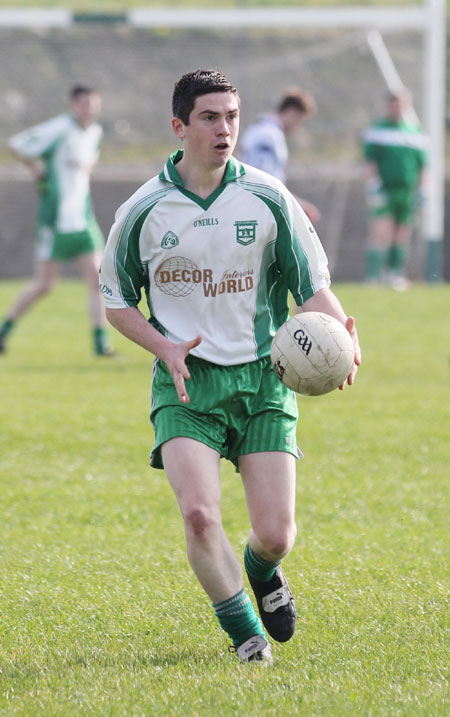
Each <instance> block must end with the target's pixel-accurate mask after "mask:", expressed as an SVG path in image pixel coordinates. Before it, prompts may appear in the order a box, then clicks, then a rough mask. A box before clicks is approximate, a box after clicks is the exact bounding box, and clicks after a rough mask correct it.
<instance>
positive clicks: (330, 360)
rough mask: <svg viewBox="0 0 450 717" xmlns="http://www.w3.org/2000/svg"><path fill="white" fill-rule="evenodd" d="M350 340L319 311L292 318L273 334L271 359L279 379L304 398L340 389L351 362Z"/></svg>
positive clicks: (347, 333) (335, 320)
mask: <svg viewBox="0 0 450 717" xmlns="http://www.w3.org/2000/svg"><path fill="white" fill-rule="evenodd" d="M354 353H355V352H354V348H353V341H352V337H351V336H350V334H349V332H348V331H347V329H346V328H345V326H344V325H343V324H341V322H340V321H338V320H337V319H335V318H333V317H332V316H329V315H328V314H324V313H322V312H319V311H308V312H305V313H302V314H295V316H292V317H291V318H290V319H288V320H287V321H286V322H285V323H284V324H283V325H282V326H280V328H279V329H278V331H277V333H276V334H275V336H274V338H273V341H272V348H271V352H270V358H271V361H272V366H273V369H274V371H275V373H276V374H277V376H278V378H279V379H280V380H281V381H282V382H283V383H284V384H285V385H286V386H288V387H289V388H291V389H292V390H293V391H296V392H297V393H301V394H303V395H305V396H321V395H322V394H324V393H329V392H330V391H333V390H334V389H335V388H337V387H338V386H340V385H341V383H343V382H344V381H345V379H346V378H347V376H348V375H349V373H350V371H351V369H352V366H353V361H354Z"/></svg>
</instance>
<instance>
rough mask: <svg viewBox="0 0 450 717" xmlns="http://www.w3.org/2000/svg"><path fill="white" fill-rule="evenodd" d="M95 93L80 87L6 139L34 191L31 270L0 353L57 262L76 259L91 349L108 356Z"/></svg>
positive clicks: (53, 276) (4, 329) (48, 283)
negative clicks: (95, 186)
mask: <svg viewBox="0 0 450 717" xmlns="http://www.w3.org/2000/svg"><path fill="white" fill-rule="evenodd" d="M100 109H101V97H100V95H99V93H98V92H97V91H96V90H94V89H92V88H90V87H87V86H85V85H76V86H75V87H73V88H72V90H71V92H70V111H69V112H67V113H64V114H62V115H59V116H58V117H54V118H52V119H50V120H47V121H46V122H43V123H42V124H39V125H36V126H35V127H31V128H30V129H26V130H24V131H23V132H20V133H19V134H16V135H14V136H13V137H11V139H10V140H9V146H10V149H11V151H12V152H13V154H14V156H15V157H16V158H17V159H18V160H19V161H21V162H22V163H23V164H24V165H25V166H26V167H27V168H28V169H29V171H30V172H31V174H32V176H33V178H34V179H35V180H36V184H37V188H38V191H39V195H40V196H39V205H38V211H37V232H36V234H37V236H36V254H35V271H34V276H33V278H32V280H31V281H30V282H29V283H28V285H26V286H25V288H24V289H23V290H22V292H21V293H20V294H19V296H18V297H17V299H16V301H15V302H14V304H13V305H12V307H11V308H10V310H9V311H8V312H7V313H6V317H5V319H4V321H3V323H2V324H1V325H0V352H1V351H4V350H5V346H6V340H7V337H8V335H9V333H10V332H11V330H12V328H13V326H14V324H15V323H16V321H17V320H18V319H19V318H20V316H22V314H23V313H24V312H25V311H27V310H28V309H29V308H31V307H32V306H33V304H34V303H35V302H36V301H38V299H40V298H41V297H42V296H44V295H45V294H48V293H49V291H51V289H52V288H53V286H54V284H55V281H56V280H57V278H58V277H59V273H60V270H61V262H63V261H68V260H75V261H76V263H77V265H78V267H79V270H80V272H81V274H82V276H83V278H84V280H85V282H86V284H87V286H88V291H89V314H90V319H91V323H92V330H93V342H94V350H95V353H96V354H98V355H106V356H109V355H111V349H110V346H109V344H108V341H107V337H106V330H105V326H106V317H105V310H104V303H103V299H102V296H101V292H100V290H99V287H98V270H99V266H100V260H101V256H102V253H103V248H104V237H103V234H102V232H101V230H100V227H99V226H98V224H97V221H96V219H95V216H94V212H93V208H92V201H91V194H90V174H91V171H92V169H93V167H94V166H95V164H96V163H97V161H98V150H99V144H100V141H101V138H102V134H103V130H102V128H101V126H100V125H99V124H98V123H97V122H96V119H97V117H98V115H99V113H100Z"/></svg>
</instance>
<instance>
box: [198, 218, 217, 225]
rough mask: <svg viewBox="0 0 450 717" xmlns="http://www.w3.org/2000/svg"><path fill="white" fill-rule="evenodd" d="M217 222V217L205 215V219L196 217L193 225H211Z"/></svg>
mask: <svg viewBox="0 0 450 717" xmlns="http://www.w3.org/2000/svg"><path fill="white" fill-rule="evenodd" d="M218 223H219V220H218V219H217V217H206V219H196V220H195V222H194V227H213V226H216V224H218Z"/></svg>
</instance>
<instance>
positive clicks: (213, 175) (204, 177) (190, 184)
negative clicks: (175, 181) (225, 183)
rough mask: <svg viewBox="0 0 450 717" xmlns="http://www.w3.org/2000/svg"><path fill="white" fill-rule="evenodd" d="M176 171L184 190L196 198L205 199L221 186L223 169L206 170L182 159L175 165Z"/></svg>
mask: <svg viewBox="0 0 450 717" xmlns="http://www.w3.org/2000/svg"><path fill="white" fill-rule="evenodd" d="M177 171H178V174H179V175H180V177H181V179H182V181H183V185H184V187H185V189H188V190H189V191H190V192H192V193H193V194H195V195H196V196H197V197H201V198H202V199H207V198H208V197H209V195H210V194H212V193H213V192H214V191H215V190H216V189H217V187H220V185H221V184H222V180H223V175H224V173H225V167H214V168H212V169H207V168H205V167H200V166H198V165H196V164H192V163H188V162H186V160H185V159H184V160H183V159H182V160H181V161H180V162H178V164H177Z"/></svg>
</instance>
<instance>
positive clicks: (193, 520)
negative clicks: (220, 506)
mask: <svg viewBox="0 0 450 717" xmlns="http://www.w3.org/2000/svg"><path fill="white" fill-rule="evenodd" d="M185 522H186V526H187V529H188V530H189V531H190V532H191V533H192V534H193V535H195V537H196V538H206V537H207V536H208V535H209V534H210V533H211V532H212V531H213V530H214V528H215V527H216V526H217V523H218V517H217V516H216V514H215V512H214V511H213V510H211V509H209V508H207V507H206V506H195V507H194V508H192V509H190V510H189V511H188V512H187V513H186V515H185Z"/></svg>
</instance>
